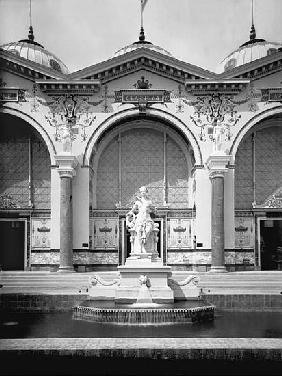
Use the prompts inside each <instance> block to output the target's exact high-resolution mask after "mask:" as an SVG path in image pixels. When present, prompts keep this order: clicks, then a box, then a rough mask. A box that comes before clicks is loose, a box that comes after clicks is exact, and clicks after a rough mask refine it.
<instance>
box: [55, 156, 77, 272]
mask: <svg viewBox="0 0 282 376" xmlns="http://www.w3.org/2000/svg"><path fill="white" fill-rule="evenodd" d="M56 162H57V164H58V172H59V175H60V266H59V272H73V271H74V268H73V251H72V249H73V244H72V221H73V219H72V178H73V176H75V166H76V164H77V161H76V158H75V157H74V156H72V155H58V156H57V157H56Z"/></svg>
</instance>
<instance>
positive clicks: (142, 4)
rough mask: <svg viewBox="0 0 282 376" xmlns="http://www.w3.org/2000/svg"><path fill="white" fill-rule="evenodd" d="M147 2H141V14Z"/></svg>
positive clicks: (146, 0)
mask: <svg viewBox="0 0 282 376" xmlns="http://www.w3.org/2000/svg"><path fill="white" fill-rule="evenodd" d="M147 2H148V0H141V12H143V11H144V8H145V6H146V4H147Z"/></svg>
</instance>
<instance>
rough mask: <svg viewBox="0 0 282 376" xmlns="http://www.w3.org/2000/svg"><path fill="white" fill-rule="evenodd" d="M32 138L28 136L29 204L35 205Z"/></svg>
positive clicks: (30, 205)
mask: <svg viewBox="0 0 282 376" xmlns="http://www.w3.org/2000/svg"><path fill="white" fill-rule="evenodd" d="M32 183H33V182H32V140H31V137H29V138H28V206H29V207H30V208H32V207H33V195H32V185H33V184H32Z"/></svg>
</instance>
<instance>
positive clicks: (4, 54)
mask: <svg viewBox="0 0 282 376" xmlns="http://www.w3.org/2000/svg"><path fill="white" fill-rule="evenodd" d="M0 66H1V69H3V70H7V71H10V72H12V73H16V74H19V75H21V76H22V77H25V78H27V79H30V80H34V78H37V79H39V78H53V79H64V78H66V77H68V75H65V74H63V73H60V72H57V71H54V70H53V69H49V68H48V67H45V66H44V65H41V64H38V63H35V62H33V61H30V60H28V59H25V58H23V57H20V56H17V55H15V54H13V53H11V52H8V51H4V50H2V49H0Z"/></svg>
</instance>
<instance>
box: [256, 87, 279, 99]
mask: <svg viewBox="0 0 282 376" xmlns="http://www.w3.org/2000/svg"><path fill="white" fill-rule="evenodd" d="M261 93H262V98H261V100H262V101H263V102H282V87H275V88H269V89H261Z"/></svg>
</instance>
